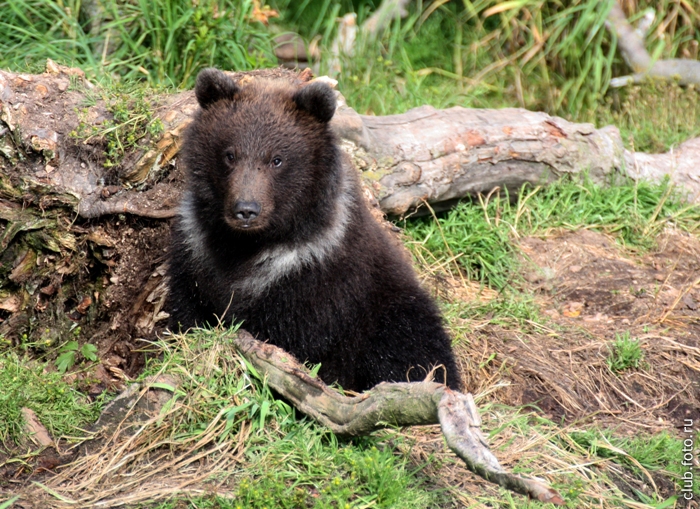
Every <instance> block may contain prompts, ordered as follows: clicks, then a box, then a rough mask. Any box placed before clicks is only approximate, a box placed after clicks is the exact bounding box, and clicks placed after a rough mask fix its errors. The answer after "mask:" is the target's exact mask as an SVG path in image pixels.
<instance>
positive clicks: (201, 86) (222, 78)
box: [194, 67, 240, 110]
mask: <svg viewBox="0 0 700 509" xmlns="http://www.w3.org/2000/svg"><path fill="white" fill-rule="evenodd" d="M239 90H240V89H239V88H238V85H236V84H235V83H234V82H233V80H232V79H231V78H229V77H228V76H226V75H225V74H224V73H223V72H221V71H220V70H218V69H214V68H213V67H209V68H207V69H204V70H203V71H201V72H200V73H199V75H198V76H197V84H196V85H195V86H194V95H195V96H196V97H197V102H198V103H199V105H200V106H201V107H202V108H203V109H205V110H206V109H207V108H208V107H209V106H211V105H212V104H214V103H215V102H217V101H220V100H222V99H233V98H234V96H235V95H236V94H237V93H238V91H239Z"/></svg>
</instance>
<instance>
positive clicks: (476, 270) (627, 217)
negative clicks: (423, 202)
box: [404, 178, 700, 290]
mask: <svg viewBox="0 0 700 509" xmlns="http://www.w3.org/2000/svg"><path fill="white" fill-rule="evenodd" d="M404 225H405V228H406V230H405V231H406V233H407V234H408V236H409V238H410V239H411V243H410V244H409V245H411V246H412V248H413V249H421V250H425V251H427V252H428V253H430V254H431V255H432V259H433V261H434V262H435V263H442V264H446V262H447V261H449V260H456V263H457V264H458V265H459V268H460V269H461V270H462V271H463V272H464V274H465V275H466V276H467V277H468V278H469V279H472V280H477V281H482V282H483V283H485V284H488V285H490V286H492V287H494V288H496V289H498V290H502V289H504V288H506V287H508V286H509V285H512V284H513V283H514V282H515V283H517V282H518V275H517V269H518V261H517V256H515V248H514V244H513V240H514V239H516V238H517V237H519V236H524V235H546V234H547V233H548V232H550V231H552V230H555V229H562V228H563V229H571V230H575V229H579V228H589V229H595V230H598V231H602V232H604V233H607V234H610V235H614V236H615V237H616V238H617V239H618V241H619V242H620V243H621V244H622V245H623V246H625V247H626V248H628V249H632V250H638V251H639V250H641V251H644V250H647V249H649V248H651V247H653V246H654V243H655V241H656V238H657V236H658V234H659V233H660V232H661V231H662V230H663V228H665V227H666V226H670V225H673V226H675V227H678V228H680V229H686V230H689V231H697V230H698V226H699V225H700V209H699V208H698V207H696V206H689V205H687V204H685V203H684V202H682V201H681V200H680V199H679V197H678V196H677V195H676V194H675V192H674V190H673V187H672V186H671V184H669V183H668V182H663V183H661V184H651V183H648V182H639V183H637V182H633V181H623V182H620V183H618V184H617V185H606V186H603V185H599V184H596V183H594V182H592V181H591V180H590V179H586V178H584V179H583V180H581V181H576V180H566V179H563V180H561V181H558V182H555V183H553V184H551V185H548V186H546V187H543V188H541V187H537V188H531V187H524V188H523V189H522V190H521V191H520V192H519V193H518V196H517V198H516V199H515V200H513V201H511V199H510V196H508V194H507V193H506V194H504V195H494V196H492V197H491V198H490V199H489V200H488V201H486V200H485V199H480V200H479V201H477V202H474V201H470V200H466V201H464V202H463V203H460V204H459V205H457V206H456V207H455V208H454V209H452V210H450V211H449V212H447V213H445V214H442V215H441V216H440V217H439V218H438V219H437V220H436V219H435V218H433V217H425V218H420V219H417V220H413V221H406V222H405V223H404Z"/></svg>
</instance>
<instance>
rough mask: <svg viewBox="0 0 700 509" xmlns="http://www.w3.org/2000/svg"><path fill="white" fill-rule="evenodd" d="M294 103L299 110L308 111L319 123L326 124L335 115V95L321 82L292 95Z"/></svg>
mask: <svg viewBox="0 0 700 509" xmlns="http://www.w3.org/2000/svg"><path fill="white" fill-rule="evenodd" d="M294 102H295V103H296V105H297V107H298V108H299V109H301V110H304V111H308V112H309V113H311V114H312V115H313V116H314V117H316V118H317V119H319V120H320V121H321V122H328V121H329V120H330V119H332V118H333V114H334V113H335V94H334V93H333V90H332V89H331V87H329V86H328V85H327V84H325V83H323V82H321V81H315V82H313V83H311V84H309V85H306V86H304V87H301V88H300V89H299V90H298V91H297V92H296V93H295V94H294Z"/></svg>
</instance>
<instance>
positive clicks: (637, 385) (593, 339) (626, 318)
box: [465, 230, 700, 433]
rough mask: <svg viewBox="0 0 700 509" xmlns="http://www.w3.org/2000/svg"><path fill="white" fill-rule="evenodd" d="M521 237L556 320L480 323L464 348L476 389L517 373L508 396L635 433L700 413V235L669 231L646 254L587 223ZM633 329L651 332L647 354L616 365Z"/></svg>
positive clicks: (643, 337) (529, 267) (645, 342)
mask: <svg viewBox="0 0 700 509" xmlns="http://www.w3.org/2000/svg"><path fill="white" fill-rule="evenodd" d="M520 247H521V249H522V251H523V253H524V254H525V256H526V257H527V260H526V261H525V267H526V271H525V277H526V280H527V284H526V289H525V291H527V292H532V293H533V294H534V295H536V298H537V302H538V303H539V305H540V307H541V310H542V312H543V313H544V314H545V315H548V316H549V317H550V318H551V324H550V325H547V326H545V327H542V326H538V325H533V327H532V330H530V331H514V330H505V329H503V328H500V327H495V326H486V327H483V328H478V329H477V331H476V333H475V334H474V336H473V337H471V338H470V344H469V346H468V347H467V349H468V352H466V356H465V360H466V366H465V372H466V373H467V376H468V377H469V383H470V389H471V390H475V391H477V392H478V391H479V390H483V389H484V388H485V387H487V386H488V384H489V383H493V381H494V380H506V381H509V382H510V386H509V387H508V388H507V389H505V390H502V391H500V392H499V393H498V396H497V397H498V399H499V400H500V401H502V402H503V403H507V404H509V405H526V404H531V405H534V406H535V407H537V408H538V409H540V410H541V411H542V412H543V413H544V414H545V415H548V416H549V417H551V418H553V419H555V420H556V421H559V420H562V419H563V420H564V421H565V422H573V421H576V420H580V419H586V420H591V421H597V422H598V423H599V424H600V425H602V426H612V427H615V428H616V429H621V430H626V431H627V432H629V433H634V432H637V431H639V430H640V429H644V430H646V431H648V432H652V433H653V432H656V431H659V430H661V429H668V430H672V429H673V428H675V427H680V426H681V424H682V422H683V421H682V420H683V418H684V417H688V418H693V419H698V418H700V277H699V276H700V240H698V239H697V238H695V237H692V236H690V235H686V234H683V233H681V232H675V231H669V232H667V233H666V234H664V235H663V237H662V238H660V239H659V243H658V248H657V249H656V250H654V251H653V252H651V253H648V254H645V255H641V256H635V255H634V254H632V253H630V252H629V251H626V250H625V249H624V248H622V247H621V246H620V245H619V244H617V243H616V242H615V241H614V240H612V239H610V238H608V237H606V236H605V235H603V234H601V233H596V232H593V231H589V230H580V231H575V232H564V233H561V234H558V235H555V236H551V237H549V238H546V239H539V238H534V237H528V238H524V239H522V240H521V242H520ZM626 333H629V335H630V337H631V338H636V339H638V340H639V341H640V344H641V347H642V349H643V351H644V355H645V357H644V362H643V366H642V368H641V369H629V370H625V371H622V372H620V373H613V372H612V371H611V370H610V369H609V367H608V364H607V359H608V357H609V356H610V354H611V345H612V343H613V341H614V340H615V338H616V335H620V334H626ZM493 352H496V353H497V356H496V358H495V359H493V360H491V361H490V362H488V365H487V366H482V367H481V368H479V366H480V365H483V364H484V363H485V362H486V360H487V358H488V356H489V355H491V353H493Z"/></svg>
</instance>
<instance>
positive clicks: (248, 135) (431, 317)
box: [169, 69, 461, 391]
mask: <svg viewBox="0 0 700 509" xmlns="http://www.w3.org/2000/svg"><path fill="white" fill-rule="evenodd" d="M195 95H196V97H197V101H198V102H199V105H200V106H201V108H200V110H198V112H197V113H196V114H195V116H194V119H193V121H192V123H191V124H190V125H189V126H188V128H187V130H186V133H185V135H184V140H183V146H182V151H181V161H182V162H183V163H184V165H185V168H186V174H187V185H186V191H185V194H184V198H183V201H182V204H181V207H180V212H179V216H178V217H177V218H176V220H175V222H174V224H173V228H172V240H171V247H170V255H169V256H170V263H169V279H170V296H169V312H170V323H169V327H170V329H172V330H177V329H178V328H182V329H183V330H184V329H187V328H190V327H193V326H196V325H199V326H203V325H205V324H216V323H218V320H220V319H221V320H223V322H224V323H228V324H230V323H231V322H236V321H240V320H242V321H243V327H244V328H245V329H247V330H248V331H250V332H251V333H252V334H253V335H254V336H255V337H257V338H258V339H260V340H267V341H269V342H270V343H272V344H274V345H277V346H279V347H281V348H283V349H285V350H287V351H288V352H290V353H292V354H293V355H294V356H296V358H297V359H299V360H300V361H302V362H303V361H308V362H310V363H314V364H315V363H321V369H320V371H319V376H320V378H321V379H322V380H324V381H325V382H326V383H333V382H337V383H339V384H340V385H341V386H342V387H343V388H345V389H351V390H355V391H362V390H365V389H369V388H371V387H373V386H374V385H376V384H378V383H379V382H382V381H395V382H404V381H407V380H412V381H415V380H423V379H424V378H425V376H426V373H427V372H428V371H429V370H430V369H431V368H433V367H434V366H437V365H442V366H444V369H445V371H444V373H446V375H445V378H444V379H445V380H446V381H447V385H448V386H450V387H451V388H453V389H459V388H460V385H461V382H460V377H459V373H458V370H457V366H456V364H455V360H454V356H453V353H452V349H451V346H450V339H449V337H448V336H447V334H446V332H445V330H444V328H443V326H442V323H441V318H440V315H439V313H438V309H437V307H436V305H435V303H434V302H433V301H432V299H431V298H430V297H429V295H428V294H427V293H426V292H425V291H424V290H423V289H422V288H421V287H420V285H419V283H418V280H417V279H416V276H415V274H414V272H413V269H412V267H411V266H410V264H409V263H408V261H407V260H406V259H405V257H404V254H403V253H401V252H400V251H398V249H397V248H396V247H395V246H394V245H393V243H392V242H393V240H392V239H391V238H390V237H389V236H388V235H387V233H386V232H385V231H384V230H383V229H382V227H381V226H380V225H379V224H378V223H377V222H376V221H375V219H374V218H373V217H372V216H371V215H370V212H369V210H368V208H367V205H366V203H365V199H364V197H363V195H362V192H361V188H360V185H359V179H358V176H357V175H356V171H355V170H354V168H353V167H352V166H351V165H350V164H349V163H348V161H347V160H346V159H345V156H343V154H342V152H341V151H340V149H339V148H338V144H337V140H336V138H335V136H334V134H333V132H332V130H331V128H330V126H329V121H330V120H331V118H332V117H333V114H334V113H335V108H336V100H335V95H334V93H333V91H332V90H331V89H330V87H328V86H327V85H326V84H324V83H320V82H312V83H310V84H306V85H303V86H301V87H298V86H295V85H292V84H291V83H288V82H286V81H282V80H270V81H268V80H263V79H258V80H255V81H253V82H252V83H250V84H247V85H239V84H237V83H235V82H234V81H233V80H232V79H231V78H229V77H228V76H227V75H226V74H224V73H223V72H221V71H218V70H216V69H205V70H204V71H202V72H201V73H200V74H199V76H198V77H197V83H196V87H195ZM436 378H437V379H438V380H443V372H442V371H440V370H438V371H437V372H436Z"/></svg>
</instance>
